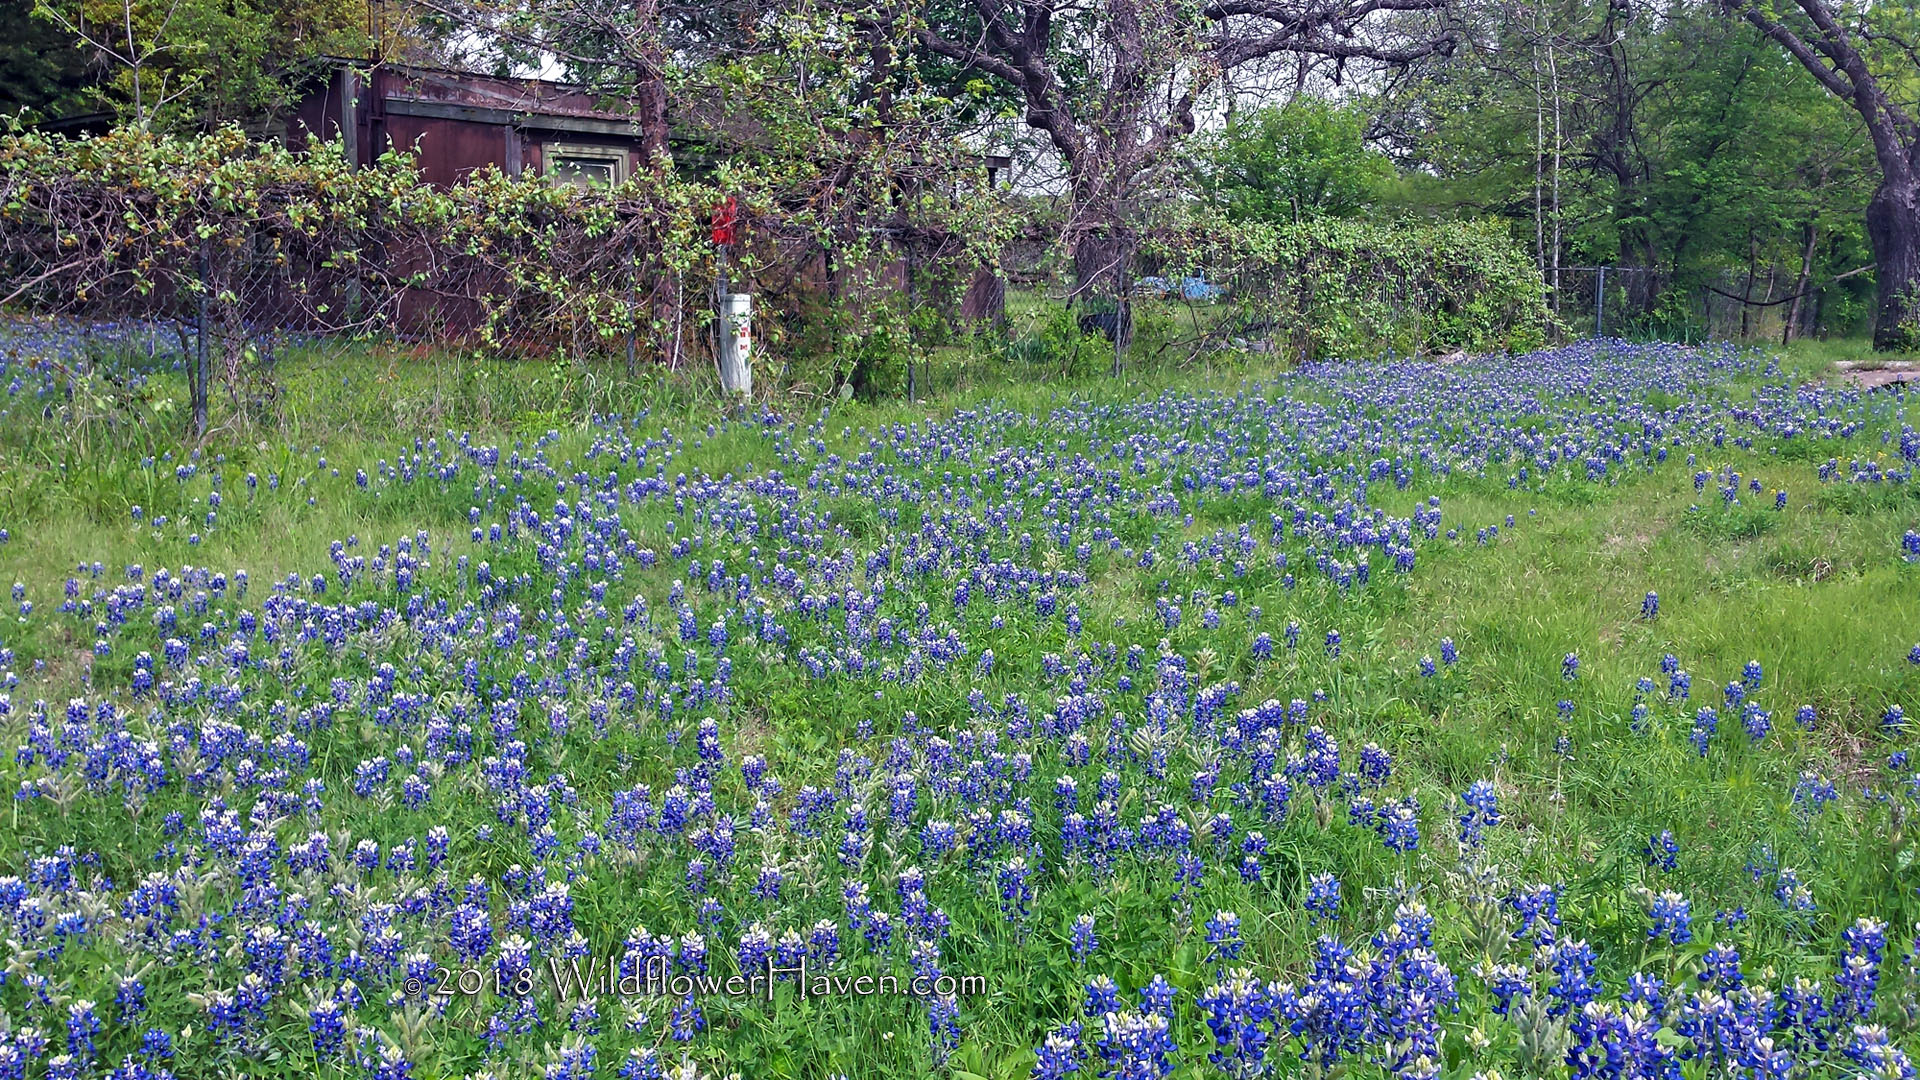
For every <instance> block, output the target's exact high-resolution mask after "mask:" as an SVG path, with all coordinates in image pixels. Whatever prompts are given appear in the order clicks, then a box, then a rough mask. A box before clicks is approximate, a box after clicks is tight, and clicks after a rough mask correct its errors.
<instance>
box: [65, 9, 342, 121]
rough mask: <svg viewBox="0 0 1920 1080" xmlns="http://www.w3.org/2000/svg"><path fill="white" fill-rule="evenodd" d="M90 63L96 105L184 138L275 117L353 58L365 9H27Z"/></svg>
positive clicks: (90, 88)
mask: <svg viewBox="0 0 1920 1080" xmlns="http://www.w3.org/2000/svg"><path fill="white" fill-rule="evenodd" d="M31 10H32V11H33V13H34V15H35V16H36V17H37V18H38V19H40V20H43V21H44V22H45V23H46V24H49V25H51V26H53V27H57V28H58V29H59V30H60V31H62V32H64V34H65V36H66V37H67V39H68V42H69V43H71V44H77V45H79V46H81V47H82V48H83V49H84V50H85V51H86V52H90V53H92V54H93V55H94V60H95V62H96V63H97V64H99V65H100V67H101V69H102V76H103V77H102V78H101V79H100V80H98V81H97V82H93V83H91V84H90V85H88V86H87V88H86V89H87V92H88V93H89V94H90V95H91V96H92V97H93V98H94V99H95V101H96V102H97V103H98V104H99V105H100V106H104V107H106V108H108V109H111V110H113V111H115V112H116V113H118V114H119V115H120V116H121V117H122V118H124V119H125V120H127V121H128V122H130V123H133V124H135V125H136V126H140V127H157V128H173V129H193V128H198V127H204V126H208V125H213V124H217V123H220V122H222V121H238V120H251V119H254V118H256V117H257V116H259V115H260V114H262V113H263V112H273V111H277V110H280V109H282V108H284V107H285V106H286V105H287V104H288V103H289V99H290V96H291V94H292V93H293V92H294V91H295V90H296V89H297V88H298V86H299V84H300V82H301V81H302V80H303V79H304V78H305V77H306V76H307V75H309V74H310V73H311V71H312V69H313V67H314V66H315V65H316V64H318V63H320V62H322V61H323V60H324V58H326V57H330V56H359V55H364V54H365V53H366V51H367V49H368V45H369V42H368V40H367V27H368V26H370V25H371V19H370V12H369V8H368V4H367V2H366V0H33V2H32V5H31Z"/></svg>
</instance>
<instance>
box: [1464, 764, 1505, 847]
mask: <svg viewBox="0 0 1920 1080" xmlns="http://www.w3.org/2000/svg"><path fill="white" fill-rule="evenodd" d="M1460 803H1461V807H1462V809H1461V812H1460V846H1461V847H1463V848H1477V847H1479V846H1480V842H1481V833H1482V832H1483V831H1484V830H1486V829H1489V828H1492V827H1493V826H1496V825H1498V824H1500V807H1499V799H1498V796H1497V795H1496V794H1495V793H1494V790H1493V784H1492V783H1491V782H1490V781H1486V780H1475V781H1474V782H1473V783H1472V784H1471V785H1470V786H1469V787H1468V788H1467V790H1466V791H1465V792H1464V793H1463V794H1462V795H1461V796H1460Z"/></svg>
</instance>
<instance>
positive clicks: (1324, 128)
mask: <svg viewBox="0 0 1920 1080" xmlns="http://www.w3.org/2000/svg"><path fill="white" fill-rule="evenodd" d="M1366 124H1367V118H1366V113H1365V112H1364V111H1363V110H1362V109H1361V108H1360V107H1359V106H1357V105H1353V104H1344V105H1342V104H1335V103H1333V102H1330V101H1326V100H1324V99H1321V98H1317V97H1299V98H1296V99H1294V100H1293V101H1291V102H1289V103H1287V104H1286V105H1284V106H1280V107H1278V108H1271V107H1270V108H1264V109H1257V110H1254V111H1253V112H1250V113H1241V114H1239V115H1236V116H1235V117H1234V118H1233V119H1232V120H1231V121H1229V122H1228V124H1227V126H1226V127H1225V128H1223V129H1222V130H1221V131H1219V132H1218V133H1216V134H1214V135H1213V136H1211V137H1209V138H1208V139H1207V140H1206V141H1205V142H1204V143H1202V144H1201V146H1200V147H1199V149H1198V152H1197V153H1196V154H1195V155H1194V157H1193V161H1192V163H1191V168H1192V171H1193V175H1194V182H1195V186H1196V187H1197V188H1198V191H1199V194H1200V196H1201V197H1202V198H1203V199H1204V200H1206V201H1207V202H1208V203H1209V204H1211V205H1212V206H1213V207H1214V208H1216V209H1217V210H1219V211H1222V212H1224V213H1225V214H1226V215H1227V216H1228V217H1229V218H1230V219H1232V220H1234V221H1264V222H1273V223H1281V222H1298V221H1302V220H1305V219H1307V218H1315V217H1353V216H1355V215H1356V214H1359V213H1360V212H1361V211H1363V210H1365V209H1366V208H1367V207H1369V206H1371V205H1372V204H1373V202H1374V200H1375V199H1376V198H1378V197H1379V195H1380V192H1381V191H1382V189H1383V188H1384V187H1385V185H1386V184H1387V183H1388V182H1389V181H1390V180H1392V178H1393V174H1394V171H1393V163H1392V162H1391V161H1389V160H1388V159H1387V156H1386V155H1385V154H1382V153H1380V152H1379V151H1377V150H1373V149H1370V148H1369V147H1368V146H1367V145H1366V138H1365V132H1366Z"/></svg>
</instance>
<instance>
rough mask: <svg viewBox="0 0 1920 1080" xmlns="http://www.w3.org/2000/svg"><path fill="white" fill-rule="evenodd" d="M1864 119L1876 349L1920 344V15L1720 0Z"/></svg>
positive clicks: (1819, 1) (1907, 9)
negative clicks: (1872, 172)
mask: <svg viewBox="0 0 1920 1080" xmlns="http://www.w3.org/2000/svg"><path fill="white" fill-rule="evenodd" d="M1723 3H1724V4H1725V6H1726V9H1727V10H1728V11H1731V12H1733V13H1735V14H1737V15H1739V16H1740V17H1741V18H1743V19H1745V20H1746V21H1747V22H1748V23H1750V24H1752V25H1753V26H1754V27H1756V28H1757V29H1759V31H1760V32H1761V33H1762V34H1764V35H1766V37H1767V38H1768V39H1769V40H1770V41H1772V42H1773V43H1775V44H1776V45H1778V46H1779V47H1780V48H1782V49H1785V50H1786V52H1787V54H1788V55H1789V56H1792V57H1793V59H1794V60H1796V61H1798V62H1799V63H1800V65H1801V66H1802V67H1804V68H1806V70H1807V71H1808V72H1809V73H1811V74H1812V75H1813V77H1814V78H1815V79H1817V80H1818V81H1819V83H1820V85H1821V86H1823V87H1825V88H1826V89H1827V90H1828V91H1830V92H1831V93H1832V94H1833V95H1834V96H1835V97H1837V98H1839V99H1840V100H1841V101H1844V102H1846V103H1847V104H1848V105H1849V106H1850V107H1851V108H1852V109H1853V111H1854V112H1855V113H1856V114H1858V116H1859V118H1860V121H1861V122H1862V123H1863V124H1864V125H1865V126H1866V130H1867V135H1868V137H1869V138H1870V139H1871V140H1872V142H1873V158H1874V163H1875V164H1876V165H1877V166H1878V167H1879V177H1878V184H1877V185H1876V186H1875V188H1874V192H1873V198H1872V199H1871V200H1870V201H1869V202H1868V203H1867V210H1866V225H1867V237H1868V239H1869V240H1870V241H1872V244H1873V259H1874V266H1875V268H1876V270H1877V281H1876V284H1877V285H1878V287H1879V293H1880V297H1879V305H1878V308H1879V310H1878V312H1877V314H1876V318H1875V319H1874V327H1873V343H1874V347H1875V348H1879V349H1912V348H1915V347H1920V120H1916V119H1915V117H1916V113H1915V105H1916V101H1915V88H1916V86H1920V45H1917V44H1916V43H1920V14H1916V12H1915V11H1914V9H1913V6H1912V5H1910V4H1867V3H1857V2H1849V0H1839V2H1837V3H1828V2H1827V0H1794V3H1792V4H1786V3H1778V4H1776V3H1773V2H1771V0H1769V2H1765V3H1758V2H1755V0H1723Z"/></svg>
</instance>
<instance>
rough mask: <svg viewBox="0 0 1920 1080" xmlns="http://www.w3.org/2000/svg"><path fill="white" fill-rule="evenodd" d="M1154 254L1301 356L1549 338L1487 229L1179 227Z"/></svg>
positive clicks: (1521, 267) (1505, 246) (1521, 274)
mask: <svg viewBox="0 0 1920 1080" xmlns="http://www.w3.org/2000/svg"><path fill="white" fill-rule="evenodd" d="M1151 250H1153V251H1154V253H1155V254H1157V255H1159V256H1160V257H1162V258H1163V259H1165V260H1166V263H1167V265H1168V267H1169V270H1168V271H1167V273H1168V274H1169V276H1172V274H1173V272H1174V271H1173V269H1172V268H1174V267H1181V268H1186V269H1185V271H1184V272H1193V273H1204V274H1206V275H1207V276H1209V278H1210V279H1211V280H1214V281H1216V282H1224V283H1229V295H1230V297H1231V299H1232V302H1233V304H1234V305H1235V306H1236V307H1237V308H1238V309H1239V311H1238V315H1239V318H1240V319H1241V320H1243V321H1244V320H1251V321H1253V322H1257V323H1259V324H1262V325H1273V326H1276V327H1277V328H1279V329H1281V330H1283V331H1284V333H1285V335H1286V338H1285V347H1286V350H1287V353H1288V355H1289V356H1290V357H1292V358H1295V359H1299V360H1309V359H1320V358H1325V357H1348V358H1351V357H1367V356H1375V355H1378V354H1380V353H1382V352H1389V351H1391V352H1399V353H1413V352H1435V351H1438V352H1449V351H1454V350H1466V351H1470V352H1484V351H1488V350H1494V349H1516V350H1517V349H1525V348H1529V347H1532V346H1534V345H1536V344H1538V343H1539V342H1540V341H1542V340H1543V338H1544V336H1545V332H1546V326H1547V315H1546V308H1545V304H1544V301H1543V298H1542V293H1541V281H1540V276H1539V274H1538V273H1537V272H1536V271H1535V269H1534V266H1533V264H1532V262H1531V261H1530V260H1529V259H1528V258H1527V257H1526V253H1525V252H1523V251H1522V250H1521V249H1520V248H1519V246H1518V245H1516V244H1515V243H1514V242H1513V240H1512V238H1511V237H1510V236H1508V235H1507V233H1506V231H1505V230H1504V229H1503V228H1501V227H1500V226H1498V225H1494V224H1490V223H1478V222H1399V223H1391V224H1375V223H1371V222H1365V221H1348V220H1340V219H1335V218H1320V219H1316V220H1310V221H1303V222H1301V223H1299V224H1288V225H1273V224H1269V223H1244V224H1236V225H1230V226H1222V225H1219V224H1217V223H1211V222H1186V223H1184V224H1183V225H1182V226H1181V227H1178V228H1167V229H1163V230H1161V231H1158V232H1156V233H1155V234H1154V235H1153V237H1152V241H1151ZM1228 322H1229V325H1231V323H1232V322H1233V320H1229V321H1228Z"/></svg>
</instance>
